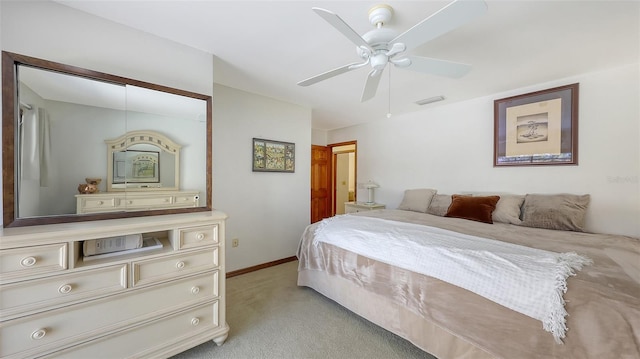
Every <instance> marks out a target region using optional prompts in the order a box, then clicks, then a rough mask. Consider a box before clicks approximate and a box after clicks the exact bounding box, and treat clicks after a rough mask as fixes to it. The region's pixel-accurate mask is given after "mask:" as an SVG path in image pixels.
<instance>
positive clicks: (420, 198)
mask: <svg viewBox="0 0 640 359" xmlns="http://www.w3.org/2000/svg"><path fill="white" fill-rule="evenodd" d="M436 192H437V190H435V189H430V188H419V189H408V190H406V191H404V197H403V198H402V202H401V203H400V206H398V209H402V210H405V211H414V212H422V213H427V208H429V204H431V199H432V198H433V195H435V194H436Z"/></svg>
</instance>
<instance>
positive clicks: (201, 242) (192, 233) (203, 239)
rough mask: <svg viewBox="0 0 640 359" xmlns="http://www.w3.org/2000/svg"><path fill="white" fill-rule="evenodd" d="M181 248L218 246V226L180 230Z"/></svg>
mask: <svg viewBox="0 0 640 359" xmlns="http://www.w3.org/2000/svg"><path fill="white" fill-rule="evenodd" d="M178 233H179V234H178V235H179V238H180V240H179V248H180V249H186V248H194V247H200V246H207V245H212V244H218V226H217V225H214V226H202V227H191V228H183V229H179V230H178Z"/></svg>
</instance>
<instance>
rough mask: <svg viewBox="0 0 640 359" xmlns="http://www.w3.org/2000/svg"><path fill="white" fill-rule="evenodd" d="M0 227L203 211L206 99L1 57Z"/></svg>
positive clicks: (207, 165) (207, 168) (207, 191)
mask: <svg viewBox="0 0 640 359" xmlns="http://www.w3.org/2000/svg"><path fill="white" fill-rule="evenodd" d="M2 55H3V57H2V60H3V62H2V67H3V94H2V96H3V202H4V203H3V211H4V217H3V223H4V226H5V227H9V226H19V225H34V224H48V223H61V222H73V221H84V220H97V219H108V218H120V217H130V216H144V215H156V214H165V213H181V212H193V211H204V210H210V209H211V153H210V148H211V145H210V144H211V97H210V96H206V95H201V94H195V93H191V92H186V91H182V90H177V89H173V88H168V87H164V86H160V85H155V84H150V83H145V82H141V81H136V80H131V79H126V78H121V77H118V76H114V75H109V74H103V73H99V72H94V71H90V70H85V69H81V68H77V67H73V66H68V65H64V64H59V63H54V62H50V61H45V60H40V59H35V58H31V57H27V56H23V55H18V54H12V53H7V52H3V54H2Z"/></svg>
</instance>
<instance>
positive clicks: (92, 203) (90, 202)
mask: <svg viewBox="0 0 640 359" xmlns="http://www.w3.org/2000/svg"><path fill="white" fill-rule="evenodd" d="M78 200H79V201H81V203H80V204H79V207H81V208H84V209H85V210H86V211H95V210H113V209H115V208H116V207H117V206H118V200H117V199H116V198H108V197H95V198H91V197H86V198H80V199H78Z"/></svg>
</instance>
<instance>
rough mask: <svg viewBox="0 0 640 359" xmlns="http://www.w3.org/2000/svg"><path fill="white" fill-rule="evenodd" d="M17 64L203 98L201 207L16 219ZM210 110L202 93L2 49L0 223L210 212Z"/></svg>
mask: <svg viewBox="0 0 640 359" xmlns="http://www.w3.org/2000/svg"><path fill="white" fill-rule="evenodd" d="M18 65H26V66H31V67H35V68H40V69H43V70H50V71H57V72H60V73H64V74H69V75H75V76H80V77H84V78H88V79H94V80H98V81H106V82H112V83H115V84H119V85H132V86H138V87H143V88H147V89H151V90H156V91H162V92H167V93H171V94H175V95H181V96H186V97H191V98H194V99H199V100H203V101H205V102H206V106H207V119H206V121H207V124H206V128H207V129H206V132H207V133H206V148H207V154H206V176H207V178H206V194H207V195H206V203H205V206H203V207H193V208H176V209H162V210H146V211H131V212H111V213H96V214H87V215H76V214H69V215H54V216H40V217H29V218H16V210H15V206H16V182H17V181H16V175H15V164H16V158H17V153H16V148H15V136H16V134H15V131H16V129H15V124H16V114H17V113H18V91H17V85H18V84H17V79H16V68H17V66H18ZM212 112H213V100H212V97H211V96H209V95H203V94H199V93H195V92H190V91H184V90H179V89H175V88H171V87H167V86H162V85H157V84H153V83H149V82H144V81H138V80H134V79H129V78H126V77H121V76H116V75H111V74H107V73H103V72H98V71H93V70H87V69H84V68H81V67H76V66H72V65H66V64H61V63H58V62H53V61H48V60H43V59H39V58H35V57H30V56H26V55H20V54H16V53H11V52H7V51H2V210H3V212H2V214H3V226H4V227H5V228H6V227H20V226H33V225H42V224H54V223H68V222H84V221H96V220H105V219H114V218H124V217H143V216H155V215H163V214H174V213H189V212H205V211H211V210H212V207H211V192H212V179H211V171H212V166H211V161H212V143H213V140H212Z"/></svg>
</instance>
